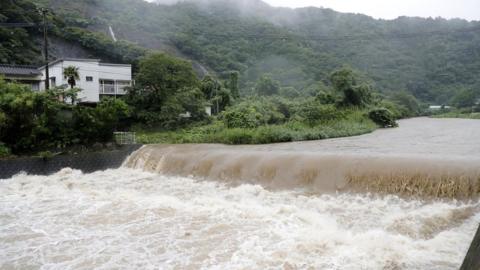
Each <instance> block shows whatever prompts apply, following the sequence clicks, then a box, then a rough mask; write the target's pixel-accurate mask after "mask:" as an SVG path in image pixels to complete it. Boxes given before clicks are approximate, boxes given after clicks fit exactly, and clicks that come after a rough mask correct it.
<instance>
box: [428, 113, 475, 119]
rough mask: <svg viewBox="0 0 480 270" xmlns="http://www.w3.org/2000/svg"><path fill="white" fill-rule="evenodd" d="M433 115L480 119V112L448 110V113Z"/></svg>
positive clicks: (436, 116)
mask: <svg viewBox="0 0 480 270" xmlns="http://www.w3.org/2000/svg"><path fill="white" fill-rule="evenodd" d="M432 117H433V118H463V119H480V113H478V112H477V113H463V112H448V113H443V114H438V115H433V116H432Z"/></svg>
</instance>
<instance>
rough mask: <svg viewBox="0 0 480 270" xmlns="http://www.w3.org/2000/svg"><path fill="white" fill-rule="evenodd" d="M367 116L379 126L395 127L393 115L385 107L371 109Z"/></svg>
mask: <svg viewBox="0 0 480 270" xmlns="http://www.w3.org/2000/svg"><path fill="white" fill-rule="evenodd" d="M368 117H369V118H370V119H372V121H373V122H375V123H376V124H377V125H379V126H381V127H396V126H398V125H397V122H395V117H394V115H393V114H392V112H390V111H389V110H387V109H385V108H378V109H373V110H371V111H370V112H369V113H368Z"/></svg>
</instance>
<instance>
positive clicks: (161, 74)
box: [126, 53, 204, 126]
mask: <svg viewBox="0 0 480 270" xmlns="http://www.w3.org/2000/svg"><path fill="white" fill-rule="evenodd" d="M139 66H140V68H139V72H138V74H137V76H136V77H135V79H136V85H135V86H134V87H132V88H130V89H129V90H128V94H127V97H126V101H127V103H128V104H129V105H131V106H132V107H134V108H135V111H134V116H135V118H136V119H137V120H138V121H140V122H142V123H145V124H148V125H153V124H161V123H162V122H164V121H166V119H168V121H169V124H168V125H167V126H174V125H173V124H171V122H172V119H178V115H175V116H171V114H176V113H177V112H180V113H185V111H184V109H185V108H183V106H182V104H181V103H180V100H179V99H178V98H177V94H179V93H180V94H181V93H183V92H184V91H185V89H192V88H195V89H196V88H198V87H199V86H200V82H199V81H198V79H197V77H196V75H195V72H194V70H193V68H192V65H191V63H189V62H187V61H184V60H180V59H178V58H175V57H172V56H169V55H166V54H162V53H155V54H150V55H148V56H147V57H145V58H143V59H142V60H141V61H140V63H139ZM202 90H203V89H202ZM200 93H201V92H200ZM194 96H196V95H194ZM203 100H204V99H203V97H202V98H201V99H199V100H198V102H199V103H202V102H203ZM167 105H168V106H167ZM167 108H170V109H167ZM165 113H168V115H169V116H168V117H165V115H164V114H165Z"/></svg>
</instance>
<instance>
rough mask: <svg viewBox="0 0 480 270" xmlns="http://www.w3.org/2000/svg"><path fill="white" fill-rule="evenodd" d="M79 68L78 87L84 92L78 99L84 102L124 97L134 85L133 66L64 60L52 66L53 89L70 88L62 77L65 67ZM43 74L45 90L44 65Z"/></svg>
mask: <svg viewBox="0 0 480 270" xmlns="http://www.w3.org/2000/svg"><path fill="white" fill-rule="evenodd" d="M69 66H74V67H76V68H78V74H79V77H80V79H78V80H76V87H78V88H80V89H82V91H81V92H80V93H78V97H77V100H78V102H81V103H97V102H99V101H100V99H101V98H102V97H104V96H122V95H125V94H126V91H125V88H126V87H128V86H130V85H131V84H132V66H131V65H129V64H109V63H102V62H101V61H100V59H75V58H63V59H58V60H56V61H53V62H51V63H50V64H49V77H50V78H49V80H50V87H55V86H61V87H68V82H67V80H68V79H66V78H64V76H63V70H64V69H65V68H66V67H69ZM39 71H40V72H41V74H42V77H41V80H42V83H41V84H40V90H44V89H45V80H46V76H45V66H43V67H40V68H39Z"/></svg>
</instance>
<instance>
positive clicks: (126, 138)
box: [113, 132, 137, 145]
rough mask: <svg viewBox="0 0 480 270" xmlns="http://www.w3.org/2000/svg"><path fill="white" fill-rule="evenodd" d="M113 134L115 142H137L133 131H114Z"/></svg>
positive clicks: (123, 143) (122, 143) (121, 143)
mask: <svg viewBox="0 0 480 270" xmlns="http://www.w3.org/2000/svg"><path fill="white" fill-rule="evenodd" d="M113 135H114V138H115V142H116V143H117V144H120V145H126V144H137V137H136V134H135V132H114V133H113Z"/></svg>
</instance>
